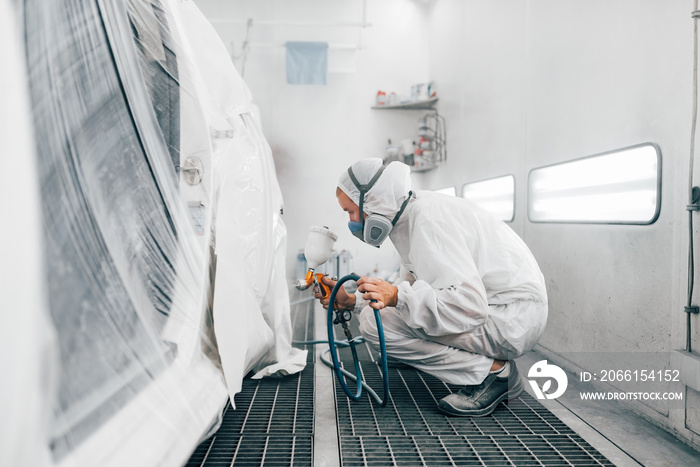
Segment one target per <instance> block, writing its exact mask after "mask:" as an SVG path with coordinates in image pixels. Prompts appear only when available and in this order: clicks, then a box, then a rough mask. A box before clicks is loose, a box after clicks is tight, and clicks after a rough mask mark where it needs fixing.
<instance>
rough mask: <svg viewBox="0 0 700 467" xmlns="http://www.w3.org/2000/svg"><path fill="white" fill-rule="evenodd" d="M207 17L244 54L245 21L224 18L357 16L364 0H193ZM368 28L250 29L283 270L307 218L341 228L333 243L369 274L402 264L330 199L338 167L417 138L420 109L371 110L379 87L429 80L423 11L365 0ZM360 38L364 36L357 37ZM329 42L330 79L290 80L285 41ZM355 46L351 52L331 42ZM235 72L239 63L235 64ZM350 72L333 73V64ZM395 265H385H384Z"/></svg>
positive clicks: (248, 73)
mask: <svg viewBox="0 0 700 467" xmlns="http://www.w3.org/2000/svg"><path fill="white" fill-rule="evenodd" d="M196 3H197V5H198V6H199V7H200V8H201V9H202V11H203V12H204V13H205V15H206V16H207V17H208V18H209V19H210V20H213V22H214V26H215V27H216V29H217V31H218V32H219V34H220V36H221V37H222V39H223V40H224V42H225V43H226V45H227V46H229V49H230V48H231V41H235V50H236V52H238V51H240V47H241V42H242V40H243V39H244V38H245V25H244V24H228V25H227V24H223V23H220V22H217V20H218V21H220V20H225V19H238V20H246V19H247V18H253V19H254V24H255V21H264V20H284V21H306V22H323V23H334V22H335V23H337V22H357V23H360V22H361V21H362V17H363V16H362V15H363V11H362V5H363V2H362V1H361V0H335V1H332V2H329V1H319V0H296V1H285V0H232V1H221V0H197V2H196ZM366 14H367V16H366V21H367V22H368V23H371V27H368V28H364V29H361V28H349V27H339V26H333V27H331V26H328V27H323V26H304V27H301V26H289V25H287V26H284V25H275V26H265V25H258V26H255V25H254V26H253V28H252V30H251V36H250V40H251V42H252V43H253V44H256V43H257V44H260V43H266V44H276V45H279V47H259V46H255V45H253V47H252V50H251V52H250V55H249V58H248V60H247V61H246V64H245V69H244V78H245V81H246V82H247V83H248V86H249V87H250V89H251V91H252V93H253V97H254V99H255V101H256V103H257V104H258V106H259V107H260V111H261V117H262V122H263V130H264V132H265V136H266V137H267V139H268V141H269V143H270V145H271V146H272V151H273V155H274V157H275V164H276V167H277V174H278V178H279V181H280V186H281V189H282V194H283V196H284V200H285V216H284V220H285V222H286V225H287V228H288V231H289V237H288V250H289V254H288V258H287V270H288V274H289V278H290V280H291V279H292V276H293V275H294V265H295V261H296V254H297V251H298V250H299V249H301V248H303V246H304V243H305V241H306V235H307V233H308V228H309V226H311V225H327V226H328V227H330V228H331V229H332V230H333V231H334V232H336V233H338V234H339V239H338V242H337V244H336V249H338V250H341V249H347V250H349V251H351V253H352V254H353V256H354V257H355V261H354V270H355V271H356V272H358V273H360V274H366V273H368V272H369V271H371V270H373V269H374V267H375V265H379V269H380V270H382V269H385V268H386V265H387V264H392V265H398V255H397V254H396V252H395V250H394V249H393V247H392V245H391V244H390V243H388V242H387V244H385V245H382V247H381V248H380V249H379V250H377V249H375V248H373V247H369V246H367V245H364V244H363V243H361V242H359V241H358V240H357V239H355V238H354V237H352V235H351V234H350V232H349V231H348V229H347V221H348V218H347V214H346V213H344V212H343V211H342V210H341V209H340V207H339V206H338V203H337V201H336V197H335V188H336V186H337V181H338V177H339V176H340V174H341V172H342V171H344V170H346V169H347V168H348V167H349V166H350V165H351V164H352V163H354V162H355V161H357V160H359V159H362V158H366V157H381V156H382V155H383V151H384V147H385V146H386V143H387V139H388V138H391V139H392V140H394V141H397V140H400V139H404V138H415V137H416V130H417V126H416V123H415V122H416V119H417V118H418V117H419V116H420V115H422V113H420V112H416V111H405V112H395V111H377V110H371V109H370V107H371V106H372V105H374V101H375V96H376V93H377V90H379V89H382V90H385V91H392V90H393V91H396V92H405V93H410V86H411V85H412V84H415V83H419V82H425V81H427V79H428V40H427V27H426V17H427V13H426V10H425V6H424V5H423V4H422V2H414V1H412V0H370V1H368V2H367V11H366ZM360 37H361V39H360ZM293 40H309V41H326V42H328V43H329V45H330V47H331V48H330V49H329V73H328V82H327V85H326V86H294V85H288V84H286V75H285V48H284V47H281V45H282V44H283V43H284V42H286V41H293ZM345 44H350V45H358V44H359V45H361V46H362V47H363V48H362V49H361V50H357V51H347V50H339V49H334V48H333V46H334V45H345ZM236 64H237V66H238V68H239V70H240V69H241V68H240V63H239V62H236ZM339 69H341V70H353V69H354V70H353V71H341V72H338V71H334V70H339ZM389 269H391V268H389Z"/></svg>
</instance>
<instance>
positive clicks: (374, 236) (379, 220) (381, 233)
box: [348, 165, 413, 248]
mask: <svg viewBox="0 0 700 467" xmlns="http://www.w3.org/2000/svg"><path fill="white" fill-rule="evenodd" d="M385 168H386V166H385V165H382V166H381V167H380V168H379V170H378V171H377V173H376V174H374V177H372V179H371V180H370V181H369V182H368V183H367V184H365V185H361V184H360V182H358V181H357V178H356V177H355V174H354V173H353V172H352V167H350V168H348V175H349V176H350V180H352V183H354V184H355V187H357V189H358V190H359V191H360V205H359V208H360V219H362V222H355V221H351V222H348V228H349V229H350V232H352V234H353V235H354V236H355V237H357V238H359V239H360V240H362V241H363V242H365V243H366V244H368V245H372V246H376V247H377V248H379V245H381V244H382V242H383V241H384V240H385V239H386V237H388V236H389V233H390V232H391V229H392V228H393V227H394V226H395V225H396V222H397V221H398V220H399V218H400V217H401V214H403V211H404V209H406V205H407V204H408V201H409V200H410V199H411V196H413V192H412V191H409V192H408V196H407V197H406V200H405V201H404V202H403V204H402V205H401V209H399V212H397V213H396V216H394V219H392V220H389V219H388V218H387V217H384V216H382V215H380V214H370V215H368V216H367V217H366V218H365V216H364V211H363V205H364V200H365V193H367V192H368V191H369V190H370V189H371V188H372V187H373V186H374V184H375V183H377V180H378V179H379V177H380V175H381V174H382V172H384V169H385Z"/></svg>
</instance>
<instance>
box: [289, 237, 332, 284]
mask: <svg viewBox="0 0 700 467" xmlns="http://www.w3.org/2000/svg"><path fill="white" fill-rule="evenodd" d="M337 239H338V236H337V235H336V234H334V233H333V232H331V230H330V229H329V228H328V227H325V226H323V227H321V226H313V227H311V229H310V230H309V236H308V238H307V239H306V246H305V247H304V256H306V262H307V263H308V265H309V270H308V271H307V272H306V277H305V278H304V279H299V280H298V281H296V282H295V283H294V285H295V286H296V288H297V289H298V290H306V289H308V288H309V287H311V284H314V285H315V286H316V287H318V290H319V291H320V292H321V295H323V298H326V297H328V296H329V295H330V293H331V290H330V287H328V286H327V285H326V284H324V283H323V280H322V279H323V274H320V273H314V271H315V269H316V268H317V267H319V266H320V265H321V264H323V263H325V262H326V261H328V258H329V257H330V256H331V252H332V251H333V245H335V241H336V240H337Z"/></svg>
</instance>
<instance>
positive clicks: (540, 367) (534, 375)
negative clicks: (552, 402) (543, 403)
mask: <svg viewBox="0 0 700 467" xmlns="http://www.w3.org/2000/svg"><path fill="white" fill-rule="evenodd" d="M527 377H528V378H529V379H528V382H529V383H530V386H532V390H533V391H535V395H536V396H537V398H538V399H556V398H557V397H559V396H561V395H562V394H564V391H566V386H567V385H568V384H569V379H568V378H567V377H566V373H564V370H562V369H561V368H559V367H558V366H556V365H549V364H548V363H547V360H540V361H539V362H537V363H535V364H534V365H532V367H531V368H530V371H529V372H528V374H527ZM538 379H546V381H545V382H544V384H543V385H542V388H540V386H539V384H538V383H537V380H538ZM552 380H555V381H556V382H557V390H556V391H554V392H553V393H551V394H550V393H548V392H547V391H548V390H549V388H550V387H551V386H552Z"/></svg>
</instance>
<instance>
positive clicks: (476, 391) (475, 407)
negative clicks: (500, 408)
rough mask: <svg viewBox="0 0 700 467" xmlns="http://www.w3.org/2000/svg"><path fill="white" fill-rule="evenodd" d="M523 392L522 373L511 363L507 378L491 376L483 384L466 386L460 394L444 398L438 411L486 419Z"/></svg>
mask: <svg viewBox="0 0 700 467" xmlns="http://www.w3.org/2000/svg"><path fill="white" fill-rule="evenodd" d="M521 392H523V383H522V381H521V380H520V373H518V368H517V367H516V366H515V363H514V362H511V365H510V375H508V376H507V377H505V378H501V377H499V376H498V375H495V374H489V375H488V376H487V377H486V379H485V380H484V381H483V382H482V383H481V384H476V385H471V386H464V387H463V388H462V389H460V390H459V392H457V393H454V394H450V395H449V396H445V397H443V398H442V400H441V401H440V403H439V404H438V409H440V411H442V412H444V413H446V414H448V415H456V416H459V417H484V416H486V415H489V414H490V413H491V412H493V411H494V410H496V406H497V405H498V404H499V403H500V402H501V401H502V400H504V399H512V398H515V397H518V396H519V395H520V393H521Z"/></svg>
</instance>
